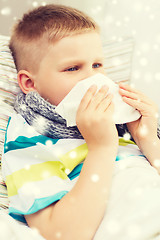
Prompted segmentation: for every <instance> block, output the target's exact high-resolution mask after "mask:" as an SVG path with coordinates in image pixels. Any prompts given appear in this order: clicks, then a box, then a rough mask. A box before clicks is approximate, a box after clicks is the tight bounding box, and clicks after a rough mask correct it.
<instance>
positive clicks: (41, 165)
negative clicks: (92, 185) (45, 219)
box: [2, 113, 142, 222]
mask: <svg viewBox="0 0 160 240" xmlns="http://www.w3.org/2000/svg"><path fill="white" fill-rule="evenodd" d="M87 153H88V149H87V145H86V143H85V140H84V139H52V138H49V137H46V136H44V135H40V134H39V133H38V132H36V131H35V129H34V128H33V127H32V126H30V125H28V123H27V122H26V121H25V120H24V118H22V117H21V115H19V114H17V113H14V114H13V115H12V117H11V118H10V119H9V123H8V127H7V133H6V139H5V144H4V153H3V158H2V174H3V178H4V180H5V182H6V185H7V190H8V196H9V200H10V205H9V214H10V215H11V216H12V217H14V218H15V219H17V220H19V221H23V222H25V218H24V215H28V214H32V213H35V212H37V211H39V210H41V209H43V208H45V207H47V206H49V205H50V204H52V203H54V202H56V201H58V200H60V199H61V198H62V197H63V196H64V195H65V194H66V193H68V192H69V191H70V190H71V189H72V188H73V186H74V185H75V183H76V181H77V179H78V177H79V174H80V172H81V169H82V166H83V161H84V160H85V158H86V156H87ZM139 155H142V154H141V152H140V150H139V149H138V147H137V146H136V145H135V144H134V142H132V141H130V140H129V141H125V140H124V139H123V138H120V139H119V148H118V154H117V157H116V159H115V160H116V161H118V160H120V159H123V158H126V157H129V156H139Z"/></svg>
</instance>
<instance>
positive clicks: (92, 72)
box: [80, 68, 98, 80]
mask: <svg viewBox="0 0 160 240" xmlns="http://www.w3.org/2000/svg"><path fill="white" fill-rule="evenodd" d="M96 73H98V72H97V71H95V69H94V68H90V69H87V70H85V71H84V72H83V74H82V76H81V79H80V80H84V79H86V78H89V77H92V76H93V75H95V74H96Z"/></svg>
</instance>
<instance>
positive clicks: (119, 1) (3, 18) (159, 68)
mask: <svg viewBox="0 0 160 240" xmlns="http://www.w3.org/2000/svg"><path fill="white" fill-rule="evenodd" d="M46 3H62V4H66V5H71V6H73V7H76V8H79V9H80V10H83V11H85V12H87V13H88V14H90V15H91V16H92V17H94V18H95V20H96V21H97V22H98V23H99V24H100V25H101V27H102V37H103V39H108V40H110V39H113V40H115V39H117V40H119V41H121V38H122V37H125V36H132V37H133V38H134V40H135V47H134V55H133V64H132V76H131V82H132V83H133V84H134V85H135V86H136V88H138V89H140V90H141V91H143V92H144V93H145V94H147V95H148V96H149V97H151V98H152V99H153V100H154V101H156V102H158V103H159V105H160V94H159V91H160V61H159V58H160V14H159V12H160V1H158V0H141V1H139V0H134V1H133V0H98V1H97V0H96V1H95V0H80V1H75V0H54V1H53V0H52V1H51V0H46V1H43V0H37V1H32V0H25V1H22V0H0V34H4V35H9V34H10V29H11V26H12V24H13V23H14V21H15V20H16V18H17V17H20V16H21V15H22V14H23V12H25V11H26V10H27V9H29V8H31V7H33V6H37V5H44V4H46Z"/></svg>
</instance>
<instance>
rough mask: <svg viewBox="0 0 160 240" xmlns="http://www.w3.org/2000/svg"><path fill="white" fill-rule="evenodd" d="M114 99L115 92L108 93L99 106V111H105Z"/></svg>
mask: <svg viewBox="0 0 160 240" xmlns="http://www.w3.org/2000/svg"><path fill="white" fill-rule="evenodd" d="M112 100H113V94H108V95H107V96H106V97H105V98H104V99H103V100H102V101H101V102H100V104H99V105H98V106H97V113H103V112H105V111H106V110H107V109H108V107H109V105H110V104H111V102H112Z"/></svg>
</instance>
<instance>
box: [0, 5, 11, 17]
mask: <svg viewBox="0 0 160 240" xmlns="http://www.w3.org/2000/svg"><path fill="white" fill-rule="evenodd" d="M1 14H2V15H3V16H9V15H10V14H11V8H10V7H5V8H2V9H1Z"/></svg>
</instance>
